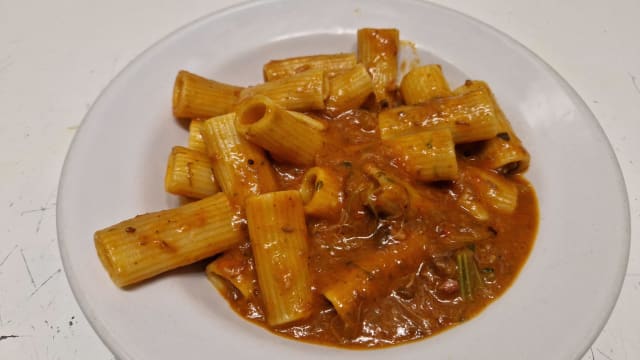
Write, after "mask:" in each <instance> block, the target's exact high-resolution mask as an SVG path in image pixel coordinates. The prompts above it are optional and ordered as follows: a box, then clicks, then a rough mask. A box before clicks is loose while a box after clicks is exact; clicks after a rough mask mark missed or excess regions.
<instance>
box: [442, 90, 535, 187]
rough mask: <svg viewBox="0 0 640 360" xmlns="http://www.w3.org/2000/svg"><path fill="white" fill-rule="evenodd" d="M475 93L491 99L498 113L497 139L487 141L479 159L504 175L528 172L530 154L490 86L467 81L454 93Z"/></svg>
mask: <svg viewBox="0 0 640 360" xmlns="http://www.w3.org/2000/svg"><path fill="white" fill-rule="evenodd" d="M474 91H480V92H482V93H484V94H487V96H489V97H490V98H491V100H492V103H493V106H494V109H495V111H496V120H497V131H498V133H497V134H496V136H495V137H493V138H491V139H489V140H488V141H487V143H486V144H485V146H484V149H483V150H482V152H481V153H480V154H479V158H480V159H482V161H483V162H484V163H486V164H487V166H488V167H490V168H492V169H495V170H498V171H501V172H503V173H513V174H517V173H522V172H525V171H527V169H528V168H529V162H530V161H531V157H530V155H529V152H527V150H526V149H525V148H524V146H523V145H522V141H520V138H518V136H517V135H516V134H515V132H514V131H513V129H512V128H511V123H510V122H509V120H507V118H506V116H505V115H504V113H503V112H502V109H500V106H498V103H497V101H496V100H495V97H494V95H493V93H492V92H491V89H490V88H489V85H487V83H485V82H484V81H472V80H467V81H465V83H464V84H463V85H462V86H460V87H458V88H456V89H455V90H454V93H455V94H468V93H470V92H474Z"/></svg>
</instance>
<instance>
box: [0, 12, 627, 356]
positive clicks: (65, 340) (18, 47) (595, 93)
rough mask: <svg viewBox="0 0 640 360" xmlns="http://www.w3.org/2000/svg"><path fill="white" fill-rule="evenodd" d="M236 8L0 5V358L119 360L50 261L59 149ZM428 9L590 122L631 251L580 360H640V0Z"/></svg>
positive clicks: (55, 259)
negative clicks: (109, 94) (618, 195)
mask: <svg viewBox="0 0 640 360" xmlns="http://www.w3.org/2000/svg"><path fill="white" fill-rule="evenodd" d="M236 2H237V1H232V0H218V1H213V0H188V1H184V0H137V1H128V0H112V1H81V0H59V1H36V0H0V182H1V184H2V186H1V187H0V231H2V233H3V234H4V236H3V238H2V239H1V240H0V359H96V360H107V359H115V357H114V356H113V355H112V354H111V353H110V352H109V350H108V349H107V348H106V347H105V346H104V345H103V344H102V342H101V341H100V338H99V337H98V336H97V335H96V333H95V332H94V331H93V330H92V329H91V326H90V325H89V324H88V322H87V320H86V319H85V317H84V316H83V314H82V312H81V310H80V309H79V307H78V305H77V303H76V301H75V299H74V298H73V296H72V294H71V291H70V289H69V285H68V283H67V280H66V279H65V275H64V271H63V269H62V264H61V261H60V255H59V252H58V245H57V241H56V240H57V239H56V227H55V218H56V213H55V205H56V193H57V186H58V179H59V176H60V171H61V168H62V164H63V161H64V157H65V154H66V152H67V149H68V147H69V144H70V142H71V139H72V138H73V136H74V134H75V132H76V130H77V128H78V126H79V125H80V122H81V121H82V118H83V116H84V115H85V113H86V112H87V110H88V109H89V107H90V106H91V104H92V103H93V102H94V101H95V99H96V97H97V96H98V94H99V93H100V91H101V90H102V89H103V88H104V87H105V86H106V85H107V84H108V83H109V81H110V80H111V79H112V78H113V77H114V76H115V75H116V74H117V73H118V72H119V71H120V70H121V69H122V68H123V67H125V66H126V65H127V64H128V63H129V62H130V61H131V60H132V59H133V58H134V57H135V56H136V55H138V54H139V53H140V52H142V51H143V50H144V49H145V48H147V47H148V46H150V45H151V44H153V43H154V42H156V41H157V40H159V39H160V38H162V37H163V36H164V35H166V34H168V33H169V32H171V31H173V30H174V29H176V28H178V27H180V26H182V25H184V24H187V23H189V22H190V21H192V20H194V19H196V18H199V17H201V16H203V15H205V14H207V13H210V12H212V11H214V10H217V9H220V8H223V7H226V6H229V5H232V4H233V3H236ZM436 2H438V3H441V4H443V5H446V6H448V7H451V8H453V9H457V10H459V11H461V12H463V13H466V14H468V15H470V16H472V17H475V18H477V19H480V20H482V21H484V22H486V23H488V24H491V25H493V26H494V27H496V28H498V29H499V30H501V31H503V32H505V33H507V34H509V35H511V36H512V37H513V38H515V39H516V40H518V41H520V42H521V43H523V44H524V45H525V46H527V47H528V48H530V49H531V50H533V51H534V52H535V53H537V54H538V55H539V56H540V57H542V58H543V59H544V60H545V61H547V62H548V63H549V64H550V65H551V66H552V67H553V68H555V69H556V70H557V71H558V72H559V73H560V74H561V75H562V76H563V77H564V78H565V79H566V80H567V81H568V82H569V83H570V84H571V85H572V86H573V87H574V88H575V89H576V90H577V92H578V93H579V94H580V96H581V97H582V98H583V99H584V101H585V102H586V103H587V105H588V106H589V107H590V108H591V110H592V111H593V113H594V114H595V115H596V117H597V118H598V119H599V121H600V124H601V126H602V128H603V129H604V131H605V132H606V134H607V136H608V138H609V141H610V142H611V144H612V146H613V148H614V150H615V153H616V155H617V157H618V161H619V163H620V166H621V168H622V172H623V173H624V178H625V181H626V185H627V191H628V196H629V203H630V214H631V221H632V244H631V255H630V259H629V266H628V269H627V274H626V278H625V281H624V285H623V288H622V292H621V295H620V298H619V300H618V302H617V305H616V307H615V309H614V311H613V313H612V315H611V318H610V319H609V321H608V323H607V325H606V327H605V328H604V330H603V331H602V333H601V334H600V336H599V338H598V339H597V340H596V341H595V343H594V344H593V345H592V346H591V348H590V349H589V350H588V351H587V353H586V354H585V355H584V357H583V359H616V360H617V359H640V308H639V307H638V305H639V304H640V239H638V236H637V234H634V233H633V229H636V230H637V227H638V225H640V202H639V200H638V198H640V156H638V154H640V41H638V35H640V21H638V16H639V15H640V1H638V0H618V1H612V2H608V1H603V0H599V1H597V0H588V1H586V0H580V1H579V0H565V1H562V2H560V1H555V0H540V1H533V0H530V1H512V0H482V1H479V0H449V1H446V0H437V1H436ZM605 240H606V239H605ZM594 266H597V264H594ZM594 285H597V284H594ZM594 291H596V286H594Z"/></svg>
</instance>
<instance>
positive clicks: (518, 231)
mask: <svg viewBox="0 0 640 360" xmlns="http://www.w3.org/2000/svg"><path fill="white" fill-rule="evenodd" d="M354 41H357V44H354V45H355V47H356V48H357V56H356V54H352V53H343V54H322V55H306V56H297V57H291V58H285V59H279V60H273V61H269V62H268V63H266V64H264V67H263V73H264V77H265V82H264V83H261V84H256V85H255V86H252V87H248V88H240V87H236V86H232V85H226V84H222V83H219V82H216V81H214V80H209V79H207V78H206V77H204V76H201V75H196V74H192V73H188V72H186V71H181V72H180V73H179V74H178V78H177V81H176V84H175V85H176V86H175V90H176V91H175V92H174V112H175V116H176V117H179V118H188V119H190V124H189V140H188V147H182V146H175V147H174V148H173V151H172V154H171V156H170V158H169V161H168V164H167V172H166V174H165V175H166V176H165V180H166V181H165V186H166V190H167V191H169V192H171V193H174V194H179V195H182V196H186V197H188V198H202V199H201V200H197V201H195V202H191V203H188V204H186V205H183V206H181V207H178V208H175V209H169V210H163V211H160V212H155V213H149V214H145V215H140V216H138V217H134V218H131V219H129V220H125V221H123V222H121V223H118V224H116V225H113V226H111V227H108V228H106V229H102V230H99V231H97V232H96V233H95V235H94V241H95V245H96V250H97V253H98V257H99V258H100V260H101V261H102V263H103V265H104V267H105V269H106V270H107V273H108V274H109V275H110V276H111V278H112V280H113V282H114V283H115V284H116V285H117V286H121V287H122V286H128V285H131V284H135V283H138V282H140V281H144V280H146V279H149V278H151V277H153V276H155V275H158V274H160V273H162V272H165V271H168V270H171V269H174V268H176V267H179V266H183V265H187V264H190V263H193V262H196V261H200V260H203V262H202V263H201V268H203V269H204V268H205V265H206V269H205V271H204V272H205V274H206V278H207V279H208V280H209V282H211V284H213V285H214V286H215V287H216V288H217V289H219V290H220V292H221V293H222V294H223V295H224V296H225V297H226V298H227V299H228V300H229V304H230V305H231V307H232V308H233V309H234V310H235V311H236V312H238V313H239V314H240V315H241V316H243V317H244V318H246V319H249V320H251V321H253V322H255V323H257V324H260V325H262V326H264V327H266V328H267V329H269V330H271V331H272V332H275V333H277V334H280V335H284V336H286V337H290V338H295V339H300V340H304V341H310V342H313V343H321V344H329V345H335V346H341V347H351V348H371V347H381V346H387V345H392V344H399V343H403V342H408V341H413V340H416V339H421V338H424V337H426V336H430V335H433V334H436V333H438V332H440V331H442V330H444V329H447V328H449V327H452V326H455V325H457V324H460V323H461V322H463V321H466V320H468V319H470V318H472V317H473V316H474V315H476V314H477V313H478V312H480V311H482V309H483V308H485V307H486V306H488V304H490V303H491V301H493V300H494V299H495V298H496V297H498V296H500V295H501V294H502V293H503V292H504V291H505V289H507V288H508V287H509V285H510V284H511V283H512V282H513V281H514V279H515V277H516V276H517V273H518V270H519V269H520V268H521V267H522V265H523V264H524V263H525V261H526V258H527V255H528V253H529V251H530V249H531V246H532V244H533V240H534V237H535V231H536V226H537V221H538V213H537V203H536V197H535V192H534V190H533V188H532V186H531V185H530V184H529V183H528V182H527V181H526V180H525V179H524V178H523V177H522V175H520V173H521V172H523V171H525V170H526V169H527V168H528V166H529V161H530V158H529V154H528V153H527V152H526V150H525V149H524V147H523V146H522V142H521V141H520V139H519V138H518V137H517V136H516V134H515V131H514V128H513V127H512V126H511V124H510V123H509V121H508V120H507V119H506V117H505V115H504V113H503V112H502V111H501V109H500V107H499V105H498V101H497V99H496V97H495V96H494V94H493V93H492V92H491V90H490V89H489V87H488V85H487V84H486V83H484V82H482V81H477V80H476V81H471V80H469V81H467V82H466V83H465V84H464V85H461V86H459V87H457V88H455V90H453V91H451V89H450V87H449V84H448V81H447V79H446V78H445V76H444V74H443V72H442V68H441V67H440V65H438V64H427V65H422V66H420V65H419V64H417V65H416V66H415V67H413V68H412V69H409V71H408V73H407V74H406V75H405V76H404V77H403V78H402V79H398V73H397V72H398V64H399V63H400V64H403V59H401V58H399V55H398V47H399V46H400V44H402V43H401V42H400V39H399V32H398V30H397V29H375V28H365V29H360V30H359V31H358V33H357V34H354ZM292 55H296V54H292ZM412 66H413V65H412ZM402 67H404V66H402ZM403 71H404V70H403ZM399 80H400V84H398V82H399ZM452 85H455V84H452ZM514 125H515V124H514ZM167 150H168V149H167ZM218 187H219V189H218ZM218 190H221V191H218ZM216 191H218V192H216ZM185 201H188V200H185ZM204 261H206V263H205V262H204ZM202 280H203V281H205V276H202ZM214 311H226V309H214Z"/></svg>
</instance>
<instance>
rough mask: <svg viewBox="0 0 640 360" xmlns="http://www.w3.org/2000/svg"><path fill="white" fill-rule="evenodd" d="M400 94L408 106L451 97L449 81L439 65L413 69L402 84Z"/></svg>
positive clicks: (403, 79)
mask: <svg viewBox="0 0 640 360" xmlns="http://www.w3.org/2000/svg"><path fill="white" fill-rule="evenodd" d="M400 93H401V94H402V99H403V100H404V103H405V104H407V105H416V104H421V103H425V102H427V101H429V100H431V99H434V98H439V97H446V96H451V89H449V84H448V83H447V79H445V77H444V74H443V73H442V67H441V66H440V65H438V64H431V65H425V66H419V67H416V68H414V69H411V71H409V72H408V73H407V74H406V75H405V76H404V77H403V78H402V82H401V83H400Z"/></svg>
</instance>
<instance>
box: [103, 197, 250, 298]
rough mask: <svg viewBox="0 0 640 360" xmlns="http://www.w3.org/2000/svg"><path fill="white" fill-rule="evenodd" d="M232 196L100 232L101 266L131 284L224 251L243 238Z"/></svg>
mask: <svg viewBox="0 0 640 360" xmlns="http://www.w3.org/2000/svg"><path fill="white" fill-rule="evenodd" d="M235 215H236V213H235V211H234V210H233V209H232V207H231V204H230V203H229V199H227V197H226V196H225V195H224V194H222V193H219V194H216V195H213V196H211V197H208V198H205V199H203V200H200V201H197V202H193V203H190V204H187V205H183V206H181V207H179V208H175V209H171V210H163V211H159V212H155V213H149V214H145V215H140V216H136V217H134V218H132V219H129V220H125V221H123V222H120V223H118V224H116V225H113V226H110V227H107V228H105V229H102V230H99V231H96V233H95V236H94V241H95V245H96V249H97V251H98V255H99V257H100V260H101V261H102V265H103V266H104V267H105V269H107V272H108V273H109V275H110V276H111V279H112V280H113V282H114V283H115V284H116V285H118V286H121V287H123V286H128V285H132V284H135V283H138V282H140V281H142V280H145V279H148V278H150V277H153V276H156V275H158V274H161V273H163V272H166V271H169V270H172V269H175V268H178V267H180V266H185V265H188V264H192V263H194V262H196V261H199V260H202V259H206V258H208V257H211V256H213V255H215V254H217V253H219V252H222V251H224V250H226V249H228V248H230V247H231V246H233V245H234V244H237V243H239V242H240V241H241V240H242V239H243V236H244V235H243V232H242V231H241V230H240V229H239V228H238V227H237V226H236V225H234V222H233V219H234V216H235Z"/></svg>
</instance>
